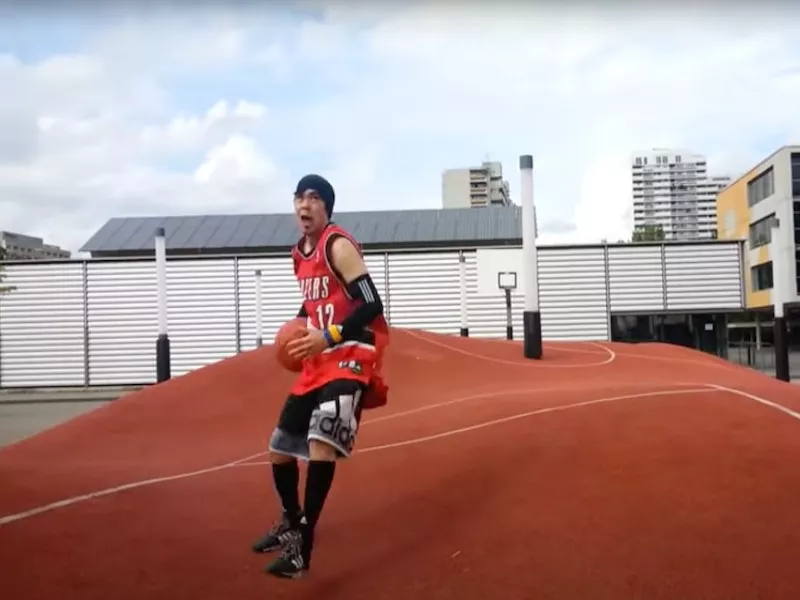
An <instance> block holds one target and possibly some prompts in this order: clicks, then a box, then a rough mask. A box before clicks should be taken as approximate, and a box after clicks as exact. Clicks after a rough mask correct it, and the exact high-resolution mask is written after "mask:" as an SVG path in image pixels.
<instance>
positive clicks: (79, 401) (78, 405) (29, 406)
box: [0, 388, 133, 448]
mask: <svg viewBox="0 0 800 600" xmlns="http://www.w3.org/2000/svg"><path fill="white" fill-rule="evenodd" d="M130 391H133V390H131V389H127V388H111V389H102V390H96V389H95V390H85V389H73V390H63V389H41V390H21V391H20V390H0V448H2V447H5V446H8V445H9V444H13V443H14V442H16V441H19V440H21V439H24V438H26V437H28V436H31V435H34V434H36V433H39V432H40V431H44V430H45V429H50V428H51V427H55V426H56V425H59V424H61V423H64V422H65V421H69V420H70V419H72V418H74V417H77V416H78V415H80V414H83V413H85V412H88V411H90V410H94V409H96V408H98V407H100V406H103V405H104V404H106V403H108V402H111V401H113V400H115V399H116V398H119V397H120V396H123V395H124V394H126V393H128V392H130Z"/></svg>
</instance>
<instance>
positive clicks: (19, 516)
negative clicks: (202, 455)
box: [0, 452, 264, 527]
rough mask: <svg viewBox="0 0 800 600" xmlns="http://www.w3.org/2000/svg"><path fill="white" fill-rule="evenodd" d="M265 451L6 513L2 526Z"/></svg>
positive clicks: (200, 472)
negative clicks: (10, 513) (195, 469)
mask: <svg viewBox="0 0 800 600" xmlns="http://www.w3.org/2000/svg"><path fill="white" fill-rule="evenodd" d="M263 455H264V453H263V452H258V453H257V454H251V455H250V456H246V457H244V458H240V459H238V460H235V461H233V462H229V463H225V464H224V465H217V466H215V467H208V468H206V469H199V470H197V471H188V472H186V473H178V474H177V475H166V476H164V477H154V478H153V479H144V480H142V481H134V482H131V483H124V484H122V485H118V486H115V487H111V488H106V489H104V490H100V491H97V492H90V493H88V494H82V495H80V496H73V497H72V498H65V499H64V500H58V501H57V502H51V503H50V504H45V505H43V506H37V507H36V508H31V509H29V510H25V511H22V512H19V513H15V514H12V515H6V516H4V517H2V518H0V527H2V526H3V525H8V524H9V523H13V522H14V521H21V520H22V519H27V518H28V517H33V516H35V515H38V514H41V513H43V512H48V511H51V510H55V509H57V508H64V507H65V506H70V505H72V504H77V503H79V502H85V501H86V500H93V499H94V498H101V497H103V496H110V495H111V494H116V493H118V492H124V491H125V490H131V489H134V488H138V487H144V486H147V485H153V484H156V483H164V482H167V481H176V480H178V479H186V478H188V477H194V476H196V475H205V474H206V473H213V472H214V471H221V470H222V469H227V468H230V467H235V466H237V465H239V464H241V463H243V462H246V461H248V460H252V459H254V458H257V457H259V456H263Z"/></svg>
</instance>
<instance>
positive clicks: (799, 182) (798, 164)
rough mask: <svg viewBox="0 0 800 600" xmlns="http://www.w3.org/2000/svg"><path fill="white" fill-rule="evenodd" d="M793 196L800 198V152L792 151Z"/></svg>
mask: <svg viewBox="0 0 800 600" xmlns="http://www.w3.org/2000/svg"><path fill="white" fill-rule="evenodd" d="M792 196H794V197H795V198H800V152H792Z"/></svg>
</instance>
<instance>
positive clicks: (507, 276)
mask: <svg viewBox="0 0 800 600" xmlns="http://www.w3.org/2000/svg"><path fill="white" fill-rule="evenodd" d="M497 289H499V290H503V291H505V290H515V289H517V272H516V271H501V272H500V273H498V274H497Z"/></svg>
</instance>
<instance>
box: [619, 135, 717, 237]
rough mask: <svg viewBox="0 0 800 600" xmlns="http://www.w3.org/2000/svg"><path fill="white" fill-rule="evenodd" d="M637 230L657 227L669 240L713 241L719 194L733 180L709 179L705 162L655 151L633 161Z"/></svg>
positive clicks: (682, 154) (698, 157)
mask: <svg viewBox="0 0 800 600" xmlns="http://www.w3.org/2000/svg"><path fill="white" fill-rule="evenodd" d="M631 181H632V192H633V222H634V227H637V228H638V227H644V226H646V225H658V226H661V228H662V229H663V230H664V236H665V238H666V239H668V240H703V239H713V238H714V237H715V236H716V234H717V207H716V197H717V193H718V192H719V191H720V190H721V189H723V188H724V187H725V186H726V185H727V184H728V183H729V182H730V178H729V177H726V176H721V175H720V176H714V177H709V175H708V172H707V165H706V158H705V157H704V156H701V155H699V154H692V153H688V152H682V151H678V150H669V149H659V148H656V149H653V150H651V151H648V152H640V153H637V154H636V155H634V156H633V158H632V160H631Z"/></svg>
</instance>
